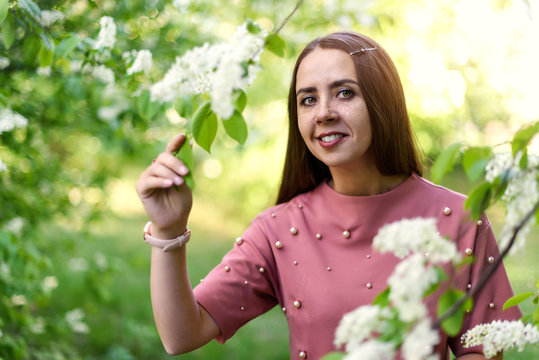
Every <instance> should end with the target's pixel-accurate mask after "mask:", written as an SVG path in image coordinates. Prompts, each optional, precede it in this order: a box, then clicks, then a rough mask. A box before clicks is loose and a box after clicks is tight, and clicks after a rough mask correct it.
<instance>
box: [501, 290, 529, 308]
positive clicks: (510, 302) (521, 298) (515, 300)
mask: <svg viewBox="0 0 539 360" xmlns="http://www.w3.org/2000/svg"><path fill="white" fill-rule="evenodd" d="M534 294H535V293H533V292H526V293H522V294H518V295H515V296H513V297H510V298H509V299H507V301H506V302H505V303H504V304H503V309H504V310H505V309H508V308H510V307H512V306H515V305H518V304H520V303H521V302H523V301H524V300H526V299H527V298H529V297H531V296H533V295H534Z"/></svg>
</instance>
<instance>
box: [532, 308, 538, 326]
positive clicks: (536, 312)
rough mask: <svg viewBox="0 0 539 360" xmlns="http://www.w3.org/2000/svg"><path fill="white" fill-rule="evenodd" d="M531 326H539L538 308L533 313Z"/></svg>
mask: <svg viewBox="0 0 539 360" xmlns="http://www.w3.org/2000/svg"><path fill="white" fill-rule="evenodd" d="M533 324H534V325H537V324H539V307H538V308H536V309H535V311H534V312H533Z"/></svg>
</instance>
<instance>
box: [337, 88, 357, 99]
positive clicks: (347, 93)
mask: <svg viewBox="0 0 539 360" xmlns="http://www.w3.org/2000/svg"><path fill="white" fill-rule="evenodd" d="M352 95H354V92H353V91H352V90H350V89H342V90H340V91H339V93H338V94H337V96H338V97H340V98H349V97H351V96H352Z"/></svg>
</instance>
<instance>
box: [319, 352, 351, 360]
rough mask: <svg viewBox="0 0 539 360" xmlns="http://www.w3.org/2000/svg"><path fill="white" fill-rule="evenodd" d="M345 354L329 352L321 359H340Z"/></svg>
mask: <svg viewBox="0 0 539 360" xmlns="http://www.w3.org/2000/svg"><path fill="white" fill-rule="evenodd" d="M345 356H346V354H345V353H341V352H331V353H329V354H326V355H324V357H322V360H342V359H344V357H345Z"/></svg>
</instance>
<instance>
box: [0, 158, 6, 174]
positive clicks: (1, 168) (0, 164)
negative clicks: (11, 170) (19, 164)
mask: <svg viewBox="0 0 539 360" xmlns="http://www.w3.org/2000/svg"><path fill="white" fill-rule="evenodd" d="M3 171H7V165H6V163H4V162H3V161H2V159H1V158H0V172H3Z"/></svg>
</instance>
